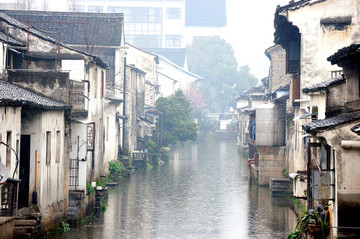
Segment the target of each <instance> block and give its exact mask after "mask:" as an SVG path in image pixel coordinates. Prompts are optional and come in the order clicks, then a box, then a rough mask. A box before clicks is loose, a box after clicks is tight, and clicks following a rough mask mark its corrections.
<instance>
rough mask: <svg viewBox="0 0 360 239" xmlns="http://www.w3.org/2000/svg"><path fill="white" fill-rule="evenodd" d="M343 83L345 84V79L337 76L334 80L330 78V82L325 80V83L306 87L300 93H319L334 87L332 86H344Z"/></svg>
mask: <svg viewBox="0 0 360 239" xmlns="http://www.w3.org/2000/svg"><path fill="white" fill-rule="evenodd" d="M344 83H346V79H345V77H344V75H339V76H337V77H335V78H332V79H330V80H327V81H324V82H321V83H318V84H315V85H312V86H310V87H307V88H304V89H303V90H302V91H303V92H304V93H311V92H319V91H322V90H326V89H328V88H330V87H334V86H337V85H341V84H344Z"/></svg>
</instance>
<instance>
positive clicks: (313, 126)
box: [302, 110, 360, 134]
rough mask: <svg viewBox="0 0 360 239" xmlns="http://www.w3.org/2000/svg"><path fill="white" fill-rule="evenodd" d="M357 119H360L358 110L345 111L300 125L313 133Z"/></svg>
mask: <svg viewBox="0 0 360 239" xmlns="http://www.w3.org/2000/svg"><path fill="white" fill-rule="evenodd" d="M357 120H360V110H357V111H352V112H346V113H343V114H339V115H337V116H334V117H330V118H326V119H323V120H317V121H313V122H311V123H309V124H305V125H303V126H302V127H303V129H304V130H305V131H306V132H307V133H311V134H315V133H317V132H319V131H320V130H326V129H330V128H333V127H336V126H339V125H342V124H345V123H349V122H353V121H357Z"/></svg>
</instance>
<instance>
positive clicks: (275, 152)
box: [258, 146, 285, 186]
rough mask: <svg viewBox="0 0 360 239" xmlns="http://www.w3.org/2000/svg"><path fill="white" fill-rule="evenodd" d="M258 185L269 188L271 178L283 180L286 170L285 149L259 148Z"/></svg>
mask: <svg viewBox="0 0 360 239" xmlns="http://www.w3.org/2000/svg"><path fill="white" fill-rule="evenodd" d="M258 154H259V156H258V157H259V159H258V160H259V161H258V162H259V166H258V183H259V185H261V186H268V185H269V179H270V178H282V177H283V175H282V173H283V170H284V169H285V147H275V146H273V147H271V146H259V147H258Z"/></svg>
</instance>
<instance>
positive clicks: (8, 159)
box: [6, 131, 11, 169]
mask: <svg viewBox="0 0 360 239" xmlns="http://www.w3.org/2000/svg"><path fill="white" fill-rule="evenodd" d="M6 144H7V145H8V146H10V147H11V131H8V132H6ZM10 147H6V167H7V168H8V169H10V165H11V149H10Z"/></svg>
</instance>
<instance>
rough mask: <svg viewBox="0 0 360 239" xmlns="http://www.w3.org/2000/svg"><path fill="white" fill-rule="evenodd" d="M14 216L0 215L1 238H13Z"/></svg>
mask: <svg viewBox="0 0 360 239" xmlns="http://www.w3.org/2000/svg"><path fill="white" fill-rule="evenodd" d="M14 220H15V218H14V217H0V238H3V239H11V238H13V236H14Z"/></svg>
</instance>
